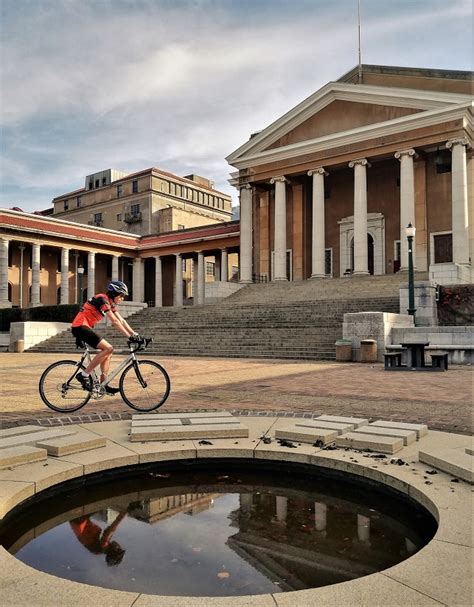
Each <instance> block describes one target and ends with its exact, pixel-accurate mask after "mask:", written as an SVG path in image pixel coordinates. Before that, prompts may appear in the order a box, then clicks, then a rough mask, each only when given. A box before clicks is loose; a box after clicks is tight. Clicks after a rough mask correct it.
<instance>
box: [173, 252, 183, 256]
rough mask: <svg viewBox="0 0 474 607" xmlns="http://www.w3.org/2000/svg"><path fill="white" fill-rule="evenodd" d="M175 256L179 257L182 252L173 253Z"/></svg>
mask: <svg viewBox="0 0 474 607" xmlns="http://www.w3.org/2000/svg"><path fill="white" fill-rule="evenodd" d="M174 255H175V257H181V255H182V253H175V254H174Z"/></svg>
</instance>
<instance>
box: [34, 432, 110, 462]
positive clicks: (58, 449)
mask: <svg viewBox="0 0 474 607" xmlns="http://www.w3.org/2000/svg"><path fill="white" fill-rule="evenodd" d="M106 442H107V441H106V439H105V438H104V437H102V436H94V435H91V434H89V433H88V434H85V433H84V434H74V435H73V436H63V437H62V438H53V439H50V440H46V441H40V442H38V443H36V446H37V447H41V448H43V449H46V451H47V452H48V455H51V456H53V457H61V456H63V455H70V454H71V453H79V452H80V451H89V450H90V449H98V448H100V447H105V445H106Z"/></svg>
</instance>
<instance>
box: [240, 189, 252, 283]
mask: <svg viewBox="0 0 474 607" xmlns="http://www.w3.org/2000/svg"><path fill="white" fill-rule="evenodd" d="M252 192H253V190H252V186H250V185H249V184H248V183H247V184H246V185H244V186H242V187H241V188H240V281H239V282H242V283H245V284H249V283H251V282H252V255H253V251H252Z"/></svg>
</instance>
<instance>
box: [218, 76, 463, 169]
mask: <svg viewBox="0 0 474 607" xmlns="http://www.w3.org/2000/svg"><path fill="white" fill-rule="evenodd" d="M336 100H340V101H352V102H355V103H371V104H375V105H385V106H395V107H406V108H414V109H420V110H433V109H440V108H445V107H446V106H447V105H448V106H450V105H458V104H461V103H468V102H470V101H471V100H472V97H471V96H470V95H460V94H455V93H444V92H435V91H425V90H418V89H403V88H392V87H384V86H371V85H359V84H344V83H340V82H329V83H328V84H326V85H325V86H323V87H322V88H321V89H319V90H318V91H316V93H314V94H313V95H311V96H310V97H308V98H307V99H305V100H304V101H302V102H301V103H300V104H298V105H297V106H295V107H294V108H293V109H291V110H290V111H289V112H287V113H286V114H284V115H283V116H282V117H281V118H279V119H278V120H276V121H275V122H273V123H272V124H270V125H269V126H268V127H267V128H266V129H264V130H263V131H261V132H260V133H259V134H258V135H255V137H253V138H252V139H250V140H249V141H247V142H245V143H244V144H243V145H242V146H240V147H239V148H238V149H237V150H235V151H234V152H232V153H231V154H230V155H229V156H227V158H226V160H227V162H228V163H229V164H230V165H232V166H236V167H237V166H238V165H237V161H240V160H241V158H242V157H243V156H247V155H248V154H249V153H250V152H252V153H256V152H260V151H262V150H263V149H264V148H267V147H268V146H269V145H271V144H272V143H274V142H275V141H277V140H278V139H279V138H280V137H282V136H283V135H284V134H286V133H288V132H289V131H291V130H292V129H294V128H296V127H297V126H299V125H300V124H302V123H303V122H304V121H305V120H307V119H308V118H310V117H311V116H314V115H315V114H316V113H317V112H319V111H321V110H322V109H323V108H324V107H326V106H327V105H329V104H330V103H332V102H333V101H336ZM379 124H383V123H379Z"/></svg>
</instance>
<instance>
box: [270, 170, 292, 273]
mask: <svg viewBox="0 0 474 607" xmlns="http://www.w3.org/2000/svg"><path fill="white" fill-rule="evenodd" d="M270 183H271V184H275V244H274V254H273V280H274V281H278V280H288V278H287V277H286V184H287V183H289V181H288V179H287V178H286V177H284V176H281V177H274V178H273V179H271V180H270Z"/></svg>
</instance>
